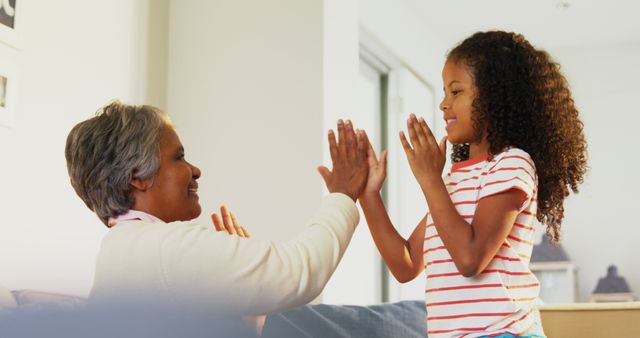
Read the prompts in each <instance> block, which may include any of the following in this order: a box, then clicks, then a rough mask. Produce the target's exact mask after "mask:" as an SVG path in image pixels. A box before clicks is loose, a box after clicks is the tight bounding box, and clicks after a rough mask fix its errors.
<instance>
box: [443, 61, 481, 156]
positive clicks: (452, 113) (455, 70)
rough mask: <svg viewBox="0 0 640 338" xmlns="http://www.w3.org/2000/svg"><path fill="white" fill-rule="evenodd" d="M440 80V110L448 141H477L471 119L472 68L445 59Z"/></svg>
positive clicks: (474, 95) (474, 94)
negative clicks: (441, 83) (442, 90)
mask: <svg viewBox="0 0 640 338" xmlns="http://www.w3.org/2000/svg"><path fill="white" fill-rule="evenodd" d="M442 81H443V84H444V88H443V89H444V98H443V99H442V102H440V110H442V112H443V113H444V114H443V115H444V121H445V125H446V127H445V128H446V130H447V135H448V139H449V142H451V143H453V144H464V143H477V142H479V140H478V137H477V135H476V133H475V129H474V126H473V120H472V119H471V115H472V112H473V106H472V104H473V99H474V98H475V97H476V89H475V85H474V83H473V77H472V69H471V68H470V67H469V66H467V65H466V64H465V62H463V61H447V62H446V63H445V65H444V69H443V70H442Z"/></svg>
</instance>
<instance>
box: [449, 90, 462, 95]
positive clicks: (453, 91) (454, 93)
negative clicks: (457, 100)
mask: <svg viewBox="0 0 640 338" xmlns="http://www.w3.org/2000/svg"><path fill="white" fill-rule="evenodd" d="M460 92H461V90H452V91H451V94H453V96H456V95H458V94H459V93H460Z"/></svg>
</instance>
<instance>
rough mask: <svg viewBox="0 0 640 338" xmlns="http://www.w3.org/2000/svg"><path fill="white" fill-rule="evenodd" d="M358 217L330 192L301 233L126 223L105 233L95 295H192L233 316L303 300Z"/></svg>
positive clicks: (322, 280) (329, 269) (324, 277)
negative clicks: (271, 237)
mask: <svg viewBox="0 0 640 338" xmlns="http://www.w3.org/2000/svg"><path fill="white" fill-rule="evenodd" d="M358 222H359V214H358V210H357V208H356V206H355V203H354V202H353V200H351V199H350V198H349V197H348V196H346V195H344V194H341V193H333V194H330V195H328V196H326V197H325V198H324V199H323V200H322V203H321V205H320V208H319V209H318V210H317V212H316V214H315V216H314V217H313V218H311V219H310V220H309V221H308V223H307V226H306V228H305V229H304V230H303V231H302V233H301V234H300V235H299V236H297V237H296V238H294V239H292V240H289V241H283V242H274V241H267V240H260V239H254V238H239V237H237V236H230V235H228V234H227V233H225V232H217V231H215V230H214V229H213V227H212V226H203V225H199V224H196V223H193V222H172V223H164V222H155V223H153V222H148V221H141V220H130V221H125V222H121V223H119V224H118V226H116V227H114V228H112V229H110V230H109V232H108V233H107V235H106V237H105V238H104V240H103V242H102V246H101V249H100V252H99V254H98V258H97V262H96V273H95V279H94V284H93V289H92V291H91V294H90V296H89V299H90V301H99V300H112V299H114V297H125V298H128V297H153V299H158V297H160V298H161V299H166V300H167V301H171V300H172V299H173V298H174V297H193V299H198V300H201V301H212V302H216V301H223V302H224V306H225V308H226V309H227V310H228V311H229V312H230V313H234V314H244V315H252V314H254V315H255V314H264V313H270V312H277V311H283V310H286V309H289V308H292V307H295V306H299V305H303V304H306V303H308V302H309V301H311V300H313V299H314V298H315V297H316V296H318V295H319V294H320V292H321V291H322V289H323V288H324V286H325V284H326V283H327V281H328V280H329V278H330V277H331V275H332V274H333V272H334V271H335V269H336V267H337V265H338V263H339V261H340V259H341V258H342V255H343V254H344V252H345V249H346V248H347V245H348V244H349V241H350V240H351V236H352V235H353V232H354V230H355V227H356V225H357V224H358Z"/></svg>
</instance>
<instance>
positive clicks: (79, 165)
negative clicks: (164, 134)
mask: <svg viewBox="0 0 640 338" xmlns="http://www.w3.org/2000/svg"><path fill="white" fill-rule="evenodd" d="M164 125H170V126H171V125H172V124H171V120H169V117H168V116H167V114H166V113H164V112H163V111H161V110H160V109H158V108H155V107H152V106H146V105H143V106H134V105H127V104H124V103H121V102H119V101H114V102H112V103H110V104H109V105H107V106H105V107H103V108H101V109H100V110H98V112H97V113H96V116H95V117H93V118H90V119H88V120H86V121H83V122H80V123H78V124H77V125H76V126H75V127H73V129H72V130H71V132H69V136H67V144H66V147H65V157H66V159H67V170H68V172H69V178H70V179H71V185H72V186H73V189H74V190H75V191H76V193H77V194H78V196H80V198H81V199H82V200H83V201H84V203H85V204H86V205H87V207H89V209H91V210H92V211H93V212H95V213H96V214H97V215H98V217H99V218H100V220H101V221H102V222H103V223H104V224H105V225H107V222H108V221H109V218H110V217H117V216H120V215H122V214H125V213H126V212H127V211H129V209H131V207H133V204H134V199H133V196H132V195H131V185H130V182H131V179H134V178H135V179H139V180H147V179H150V178H153V177H154V176H155V174H156V173H157V171H158V166H159V165H160V142H159V141H160V140H159V138H160V130H161V128H162V127H163V126H164Z"/></svg>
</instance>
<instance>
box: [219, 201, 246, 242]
mask: <svg viewBox="0 0 640 338" xmlns="http://www.w3.org/2000/svg"><path fill="white" fill-rule="evenodd" d="M220 214H221V215H222V217H220V215H218V214H216V213H215V212H214V213H213V214H211V220H212V221H213V226H214V227H215V228H216V231H226V232H227V233H229V235H233V234H237V235H238V237H251V234H249V231H247V229H245V228H244V227H243V226H242V225H240V223H238V220H237V219H236V216H235V215H234V214H233V213H232V212H230V211H229V210H228V209H227V207H225V206H224V205H223V206H221V207H220Z"/></svg>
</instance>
